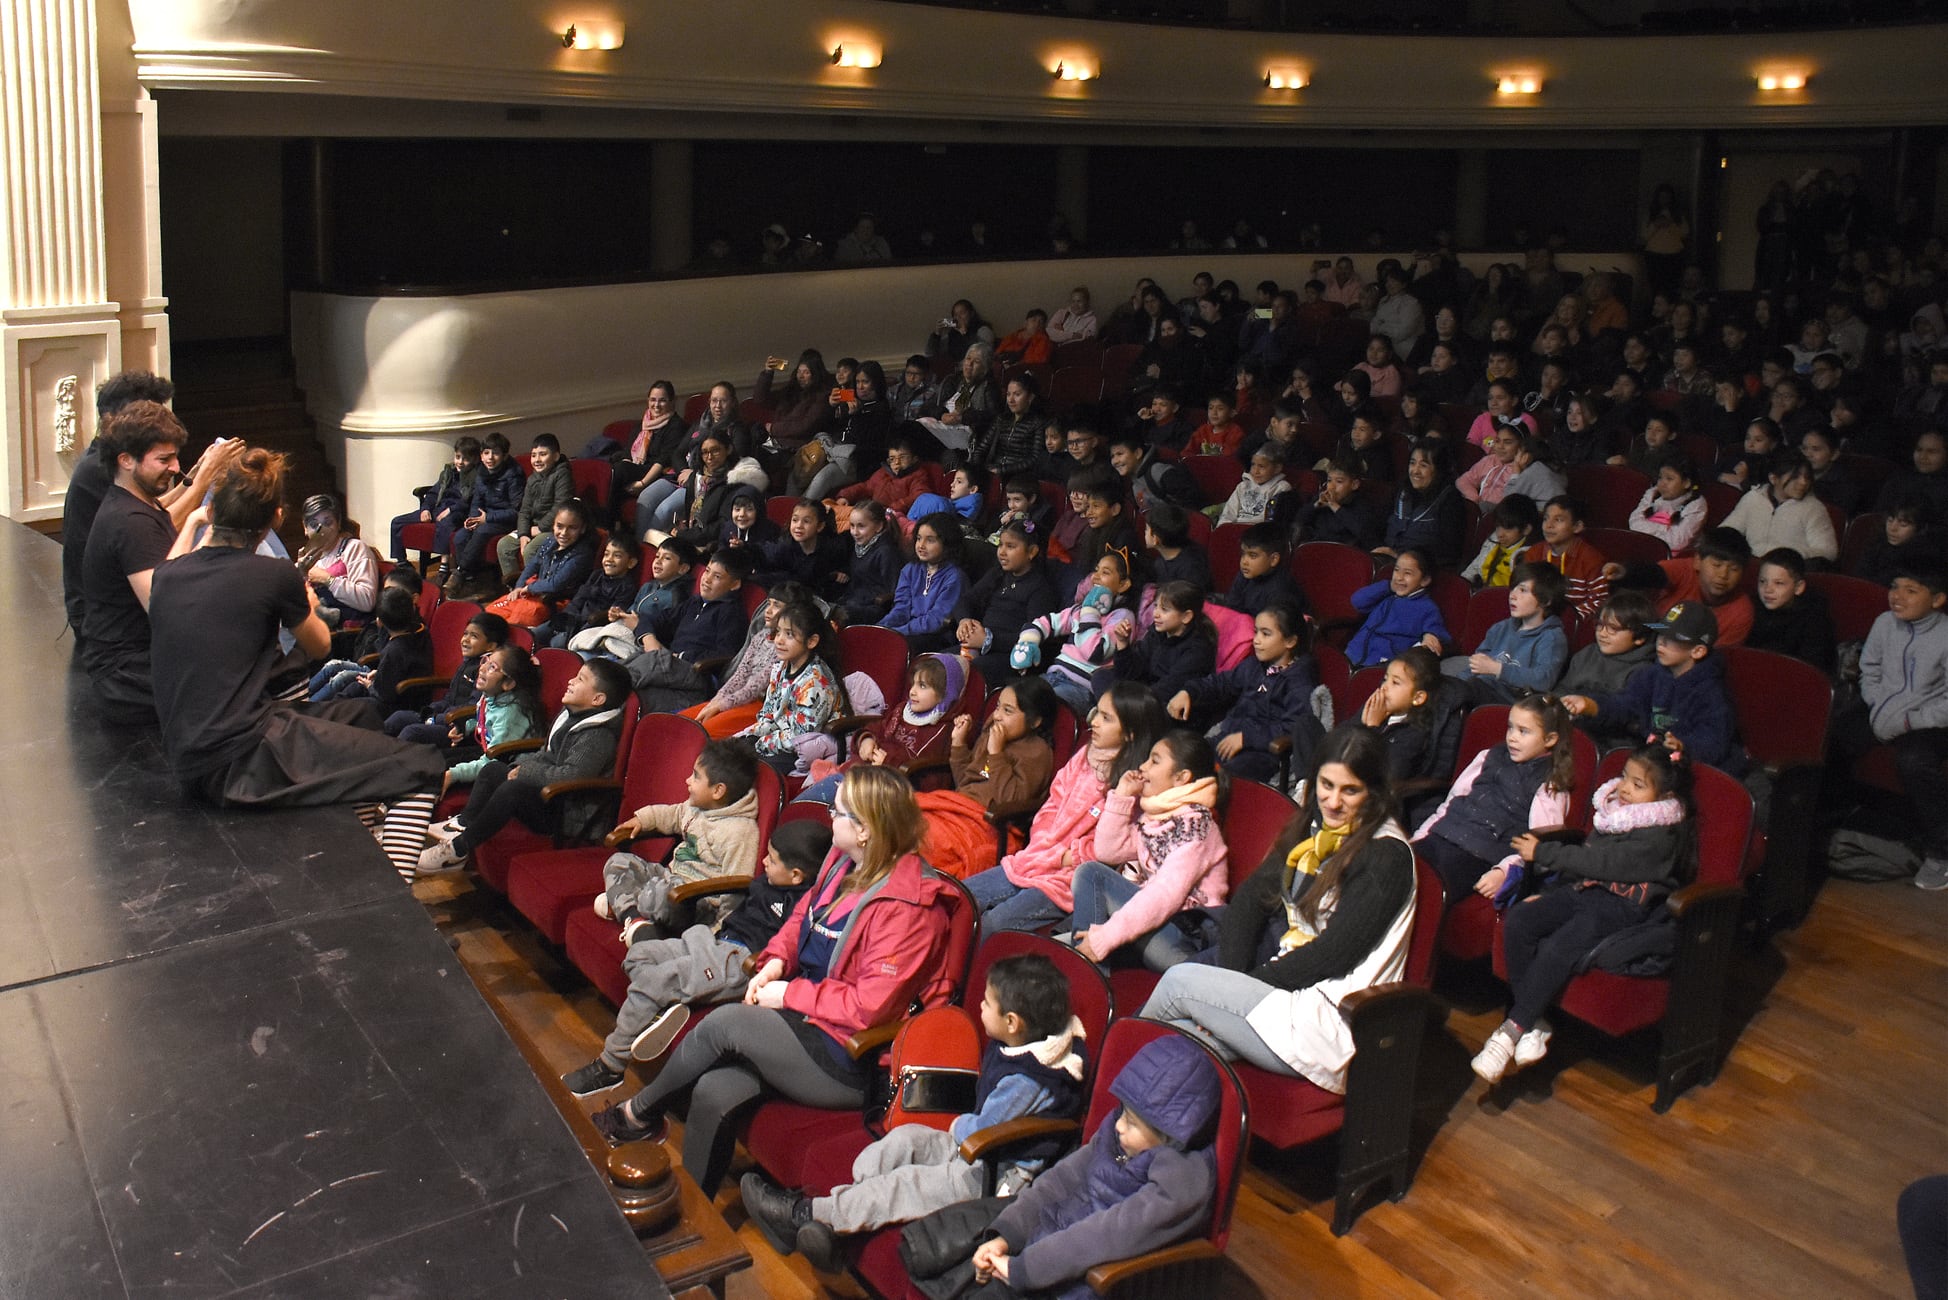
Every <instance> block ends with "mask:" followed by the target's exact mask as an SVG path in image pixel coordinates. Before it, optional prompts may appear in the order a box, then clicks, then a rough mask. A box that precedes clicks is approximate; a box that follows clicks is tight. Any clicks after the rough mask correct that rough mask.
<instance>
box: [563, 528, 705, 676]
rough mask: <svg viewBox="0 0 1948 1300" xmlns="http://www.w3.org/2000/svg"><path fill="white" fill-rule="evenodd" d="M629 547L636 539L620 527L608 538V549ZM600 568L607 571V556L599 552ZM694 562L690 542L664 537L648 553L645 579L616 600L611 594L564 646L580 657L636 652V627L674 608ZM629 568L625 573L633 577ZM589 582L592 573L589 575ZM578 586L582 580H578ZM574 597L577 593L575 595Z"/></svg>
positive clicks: (687, 588)
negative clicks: (595, 618) (593, 619)
mask: <svg viewBox="0 0 1948 1300" xmlns="http://www.w3.org/2000/svg"><path fill="white" fill-rule="evenodd" d="M618 544H620V545H621V546H623V547H628V548H634V547H635V544H636V539H635V538H633V537H631V536H629V533H628V531H627V530H626V529H625V530H623V531H620V532H618V533H616V534H615V536H613V537H611V538H610V539H609V549H610V550H614V549H615V548H616V547H617V545H618ZM602 563H603V569H604V572H605V573H606V572H607V569H608V566H609V564H610V560H609V558H608V553H607V552H606V551H605V552H604V558H603V561H602ZM696 565H697V552H696V548H694V547H692V546H691V545H690V543H688V542H686V541H684V540H683V539H682V538H681V537H665V538H664V539H663V540H662V542H660V543H659V544H658V545H657V546H656V549H655V550H654V551H653V552H652V553H651V559H650V562H649V581H648V582H645V583H643V584H642V585H641V586H640V587H631V588H630V589H629V590H628V591H627V592H626V593H625V594H624V595H623V597H622V599H620V600H612V601H611V602H609V604H608V606H607V607H606V608H605V609H603V610H601V611H600V612H599V615H598V616H599V617H600V618H601V620H602V621H601V622H599V623H597V624H595V625H594V626H593V627H585V628H583V629H581V630H580V631H578V632H574V633H571V634H570V635H569V637H568V642H567V645H568V648H569V649H570V650H573V651H575V652H576V653H578V654H580V655H582V656H583V657H584V658H586V657H587V656H589V655H593V654H601V655H607V656H608V657H609V658H611V659H620V660H623V661H624V662H625V663H626V662H628V661H629V660H631V659H634V658H635V657H636V656H637V655H639V654H641V653H642V646H641V644H640V642H638V640H637V629H638V628H642V629H645V630H647V629H649V628H653V627H655V626H656V625H657V623H658V622H660V621H662V620H665V619H667V618H669V617H670V616H672V615H673V614H674V613H675V612H676V608H677V606H679V605H681V604H682V603H683V601H684V600H685V599H686V598H688V596H689V595H690V589H691V587H692V585H693V583H692V581H691V577H690V575H691V572H692V570H694V569H695V568H696ZM631 568H632V572H631V573H629V574H625V575H624V576H625V577H633V576H634V575H633V565H632V566H631ZM589 581H590V582H594V581H595V579H593V578H591V579H590V580H589ZM583 585H584V587H586V586H587V585H588V584H587V583H584V584H583ZM578 600H579V597H578Z"/></svg>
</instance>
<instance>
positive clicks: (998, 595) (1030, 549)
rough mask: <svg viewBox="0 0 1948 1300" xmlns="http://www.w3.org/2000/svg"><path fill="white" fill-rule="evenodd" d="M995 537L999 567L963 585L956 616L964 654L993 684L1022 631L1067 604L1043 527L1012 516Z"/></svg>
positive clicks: (956, 633) (956, 637)
mask: <svg viewBox="0 0 1948 1300" xmlns="http://www.w3.org/2000/svg"><path fill="white" fill-rule="evenodd" d="M995 536H996V538H997V540H996V542H995V546H994V559H995V564H994V567H993V568H990V569H989V570H988V571H987V572H986V573H984V574H982V575H981V578H980V580H979V581H977V582H975V583H974V584H973V585H972V586H971V587H964V588H963V590H962V592H961V598H960V602H959V604H958V605H957V606H956V607H955V609H954V613H953V618H952V620H951V626H952V628H953V632H954V640H955V641H956V642H957V643H958V644H959V646H960V652H961V653H962V654H963V655H967V656H969V657H970V658H972V660H973V662H974V667H975V669H976V670H977V671H978V672H979V673H980V674H981V677H982V679H983V680H985V681H990V682H992V681H999V680H1000V679H1001V678H1002V677H1005V676H1006V675H1007V674H1008V658H1009V652H1010V651H1012V650H1013V649H1014V646H1015V642H1016V641H1017V640H1018V639H1019V638H1020V636H1021V629H1022V628H1024V627H1026V626H1028V624H1029V623H1031V622H1033V621H1034V620H1036V619H1038V618H1041V617H1042V616H1044V615H1046V614H1050V613H1053V612H1054V611H1055V610H1057V609H1059V608H1061V606H1062V597H1061V595H1060V593H1058V592H1057V590H1056V587H1055V583H1054V581H1053V579H1051V578H1050V577H1049V573H1048V566H1047V565H1046V564H1045V563H1043V560H1042V532H1041V530H1040V528H1039V527H1037V526H1036V525H1035V524H1034V523H1033V522H1032V521H1030V520H1025V519H1016V520H1010V521H1009V522H1007V523H1005V524H1003V525H1001V531H1000V532H998V533H997V534H995Z"/></svg>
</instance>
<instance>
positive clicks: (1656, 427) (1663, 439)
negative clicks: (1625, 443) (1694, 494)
mask: <svg viewBox="0 0 1948 1300" xmlns="http://www.w3.org/2000/svg"><path fill="white" fill-rule="evenodd" d="M1676 454H1677V424H1676V423H1675V422H1674V421H1673V420H1672V419H1671V417H1670V416H1668V415H1665V414H1663V413H1662V412H1658V413H1654V414H1652V415H1650V416H1648V417H1646V418H1645V420H1644V423H1643V428H1642V429H1641V431H1639V432H1638V434H1637V436H1636V437H1634V438H1632V439H1631V440H1630V448H1629V450H1628V451H1627V452H1626V453H1625V454H1624V455H1621V456H1612V457H1610V464H1612V465H1624V466H1627V467H1628V468H1630V469H1634V470H1636V471H1637V472H1638V473H1639V474H1642V475H1643V476H1644V477H1645V478H1649V479H1654V478H1656V477H1657V471H1658V467H1659V466H1661V465H1662V464H1663V463H1664V458H1665V457H1666V456H1672V455H1676Z"/></svg>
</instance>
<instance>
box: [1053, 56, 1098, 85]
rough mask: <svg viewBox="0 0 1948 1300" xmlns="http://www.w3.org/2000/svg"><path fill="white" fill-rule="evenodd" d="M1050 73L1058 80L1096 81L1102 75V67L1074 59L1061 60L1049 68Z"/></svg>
mask: <svg viewBox="0 0 1948 1300" xmlns="http://www.w3.org/2000/svg"><path fill="white" fill-rule="evenodd" d="M1048 71H1049V75H1050V76H1052V77H1054V78H1055V79H1056V80H1057V81H1094V80H1095V79H1096V78H1097V77H1099V76H1101V75H1102V69H1101V68H1099V67H1096V66H1094V65H1092V64H1087V63H1078V62H1077V61H1076V60H1074V59H1062V60H1059V61H1058V62H1057V63H1056V65H1055V66H1054V67H1052V68H1050V69H1049V70H1048Z"/></svg>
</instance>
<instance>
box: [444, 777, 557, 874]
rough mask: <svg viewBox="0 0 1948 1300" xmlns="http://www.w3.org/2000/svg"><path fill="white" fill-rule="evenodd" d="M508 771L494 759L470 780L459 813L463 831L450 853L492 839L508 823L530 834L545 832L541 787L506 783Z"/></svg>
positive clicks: (545, 812) (468, 850)
mask: <svg viewBox="0 0 1948 1300" xmlns="http://www.w3.org/2000/svg"><path fill="white" fill-rule="evenodd" d="M510 770H512V769H510V768H509V767H508V765H507V764H505V763H503V762H501V761H500V760H499V759H495V760H494V761H493V762H491V763H489V764H487V766H486V767H484V768H482V769H481V770H480V775H479V776H477V777H475V778H474V782H473V790H472V792H471V793H469V794H468V795H467V807H466V811H465V812H462V813H461V814H460V824H461V825H463V826H465V827H466V828H467V829H466V830H465V831H464V832H462V833H461V835H460V838H459V839H457V840H455V841H453V849H454V852H456V853H458V854H460V855H461V856H462V857H465V856H466V855H467V854H469V853H472V852H473V851H474V850H475V849H477V848H479V847H480V846H481V845H483V844H485V843H486V842H487V841H488V840H491V839H493V838H494V836H495V835H497V834H499V833H500V830H501V828H502V827H503V826H506V825H507V824H508V823H509V822H511V821H516V820H518V821H519V822H520V823H521V824H522V825H523V826H525V827H527V828H528V829H529V830H531V831H545V830H547V829H548V807H547V805H546V804H544V803H542V802H541V787H540V786H538V785H536V784H535V783H534V782H532V781H514V780H509V779H508V775H507V774H508V772H509V771H510Z"/></svg>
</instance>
